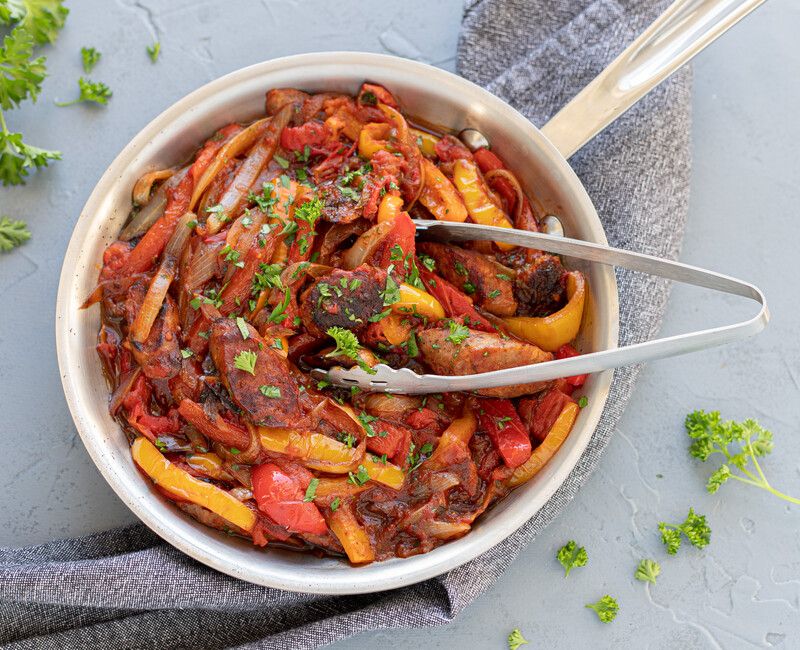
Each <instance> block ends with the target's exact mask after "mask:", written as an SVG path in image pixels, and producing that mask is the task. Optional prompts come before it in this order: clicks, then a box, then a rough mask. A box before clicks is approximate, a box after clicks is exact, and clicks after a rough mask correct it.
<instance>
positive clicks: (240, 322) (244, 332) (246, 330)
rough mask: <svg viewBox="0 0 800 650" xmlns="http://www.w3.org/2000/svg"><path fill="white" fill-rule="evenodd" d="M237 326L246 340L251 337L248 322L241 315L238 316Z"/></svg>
mask: <svg viewBox="0 0 800 650" xmlns="http://www.w3.org/2000/svg"><path fill="white" fill-rule="evenodd" d="M236 327H238V328H239V332H240V333H241V335H242V338H243V339H244V340H245V341H246V340H247V339H249V338H250V329H249V328H248V327H247V323H246V322H245V320H244V318H242V317H241V316H237V317H236Z"/></svg>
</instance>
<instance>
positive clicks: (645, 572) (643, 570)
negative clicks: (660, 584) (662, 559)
mask: <svg viewBox="0 0 800 650" xmlns="http://www.w3.org/2000/svg"><path fill="white" fill-rule="evenodd" d="M660 573H661V565H660V564H659V563H658V562H656V561H655V560H642V561H641V562H639V566H637V567H636V572H635V573H634V574H633V577H634V578H636V579H637V580H641V581H642V582H652V583H653V584H656V578H657V577H658V576H659V574H660Z"/></svg>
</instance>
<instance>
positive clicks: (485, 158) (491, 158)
mask: <svg viewBox="0 0 800 650" xmlns="http://www.w3.org/2000/svg"><path fill="white" fill-rule="evenodd" d="M474 156H475V162H476V163H478V168H479V169H480V170H481V172H482V173H484V174H485V173H486V172H490V171H493V170H495V169H507V168H506V165H505V163H504V162H503V161H502V160H500V158H498V157H497V156H496V155H494V154H493V153H492V152H491V151H489V150H488V149H478V150H477V151H476V152H475V154H474ZM489 184H490V185H491V186H492V189H494V190H496V191H497V192H498V193H499V194H500V196H502V197H503V200H505V202H506V208H507V212H508V213H509V214H514V208H515V207H516V205H517V193H516V191H515V190H514V188H513V187H511V183H509V182H508V181H507V180H505V179H504V178H495V179H494V180H493V181H490V182H489Z"/></svg>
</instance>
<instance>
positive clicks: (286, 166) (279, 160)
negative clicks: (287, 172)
mask: <svg viewBox="0 0 800 650" xmlns="http://www.w3.org/2000/svg"><path fill="white" fill-rule="evenodd" d="M272 159H273V160H274V161H275V162H276V163H278V164H279V165H280V166H281V167H282V168H283V169H289V161H288V160H286V158H284V157H283V156H279V155H278V154H273V155H272Z"/></svg>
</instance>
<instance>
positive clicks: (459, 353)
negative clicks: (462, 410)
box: [417, 328, 553, 398]
mask: <svg viewBox="0 0 800 650" xmlns="http://www.w3.org/2000/svg"><path fill="white" fill-rule="evenodd" d="M455 340H459V338H456V339H455ZM417 343H418V345H419V351H420V354H421V355H422V360H423V361H424V362H425V363H426V364H427V365H428V366H430V368H431V370H433V371H434V372H435V373H436V374H439V375H474V374H477V373H479V372H490V371H492V370H501V369H503V368H515V367H517V366H526V365H528V364H532V363H542V362H543V361H551V360H552V359H553V355H552V354H551V353H550V352H545V351H544V350H542V349H540V348H538V347H537V346H535V345H533V344H532V343H524V342H523V341H518V340H516V339H511V338H504V337H503V336H501V335H500V334H491V333H489V332H479V331H477V330H469V335H468V336H466V337H465V338H463V340H462V341H461V343H456V342H454V340H453V337H452V336H451V332H450V329H449V328H448V329H444V328H434V329H428V330H424V331H423V332H419V333H418V334H417ZM548 385H549V382H533V383H530V384H522V385H519V386H501V387H499V388H485V389H481V390H479V391H478V393H479V394H480V395H487V396H490V397H505V398H508V397H519V396H520V395H528V394H530V393H536V392H538V391H540V390H542V389H543V388H545V387H547V386H548Z"/></svg>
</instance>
